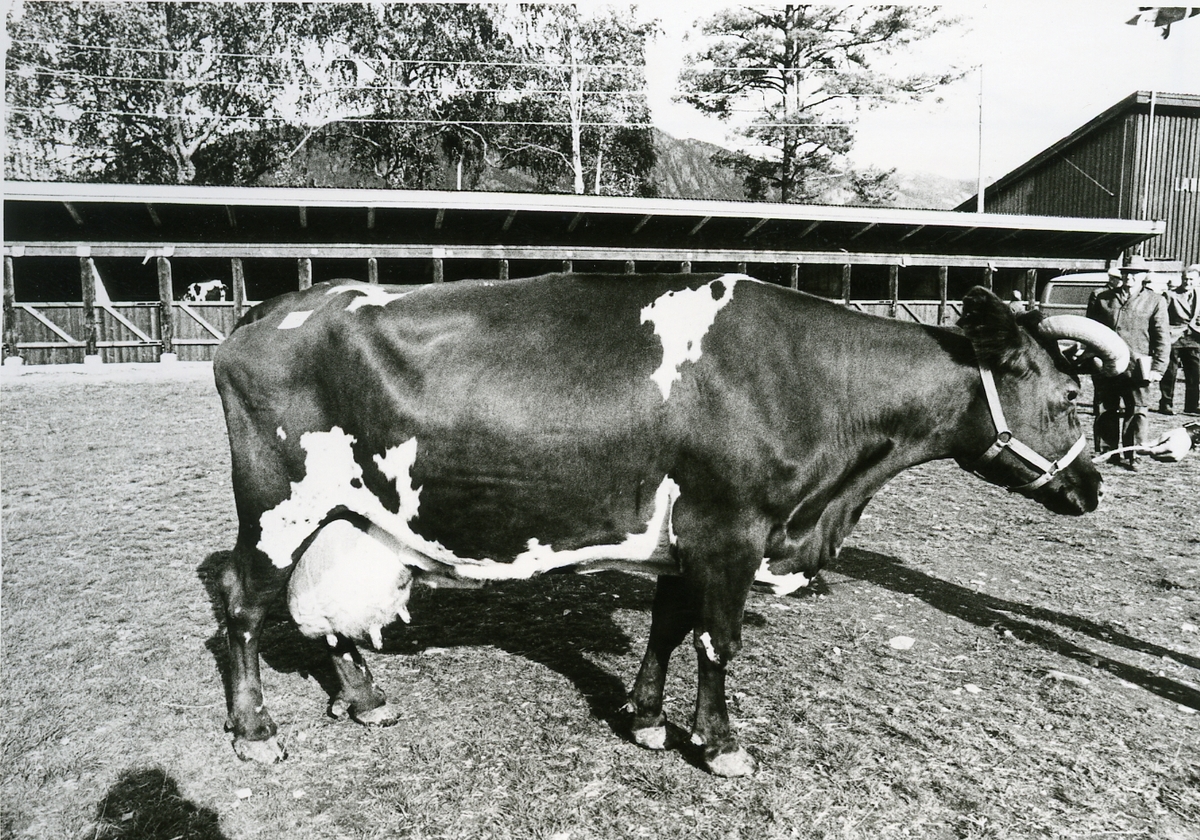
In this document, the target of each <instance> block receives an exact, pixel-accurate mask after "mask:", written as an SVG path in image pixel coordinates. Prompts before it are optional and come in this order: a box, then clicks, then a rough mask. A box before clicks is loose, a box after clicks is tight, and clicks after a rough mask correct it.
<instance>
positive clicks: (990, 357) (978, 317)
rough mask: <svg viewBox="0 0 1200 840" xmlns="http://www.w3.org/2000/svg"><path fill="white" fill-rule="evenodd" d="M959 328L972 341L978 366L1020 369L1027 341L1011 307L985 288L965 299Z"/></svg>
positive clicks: (969, 293) (972, 292)
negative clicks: (1024, 340) (1025, 341)
mask: <svg viewBox="0 0 1200 840" xmlns="http://www.w3.org/2000/svg"><path fill="white" fill-rule="evenodd" d="M958 325H959V327H961V328H962V331H963V332H964V333H966V335H967V338H969V339H971V344H973V345H974V347H975V355H976V357H977V358H978V359H979V363H980V364H982V365H983V366H985V367H988V368H991V369H993V370H1005V369H1015V368H1018V367H1020V366H1021V359H1022V357H1023V348H1024V342H1023V340H1022V336H1021V327H1020V326H1019V325H1018V324H1017V318H1016V316H1015V315H1013V313H1012V310H1011V309H1009V308H1008V305H1007V304H1005V302H1004V301H1002V300H1000V298H998V297H996V295H994V294H992V293H991V292H989V291H988V290H987V289H985V288H983V287H982V286H976V287H975V288H973V289H971V291H969V292H967V294H966V296H965V297H964V298H963V312H962V317H961V318H959V319H958Z"/></svg>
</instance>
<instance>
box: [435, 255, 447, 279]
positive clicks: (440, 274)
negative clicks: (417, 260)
mask: <svg viewBox="0 0 1200 840" xmlns="http://www.w3.org/2000/svg"><path fill="white" fill-rule="evenodd" d="M433 282H434V283H444V282H446V266H445V264H444V263H443V262H442V258H441V257H435V258H434V260H433Z"/></svg>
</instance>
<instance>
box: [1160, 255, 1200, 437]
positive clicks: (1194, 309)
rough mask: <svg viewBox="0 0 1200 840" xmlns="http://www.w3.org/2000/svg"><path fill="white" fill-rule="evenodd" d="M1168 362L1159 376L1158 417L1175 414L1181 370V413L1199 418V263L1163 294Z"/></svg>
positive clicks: (1190, 266)
mask: <svg viewBox="0 0 1200 840" xmlns="http://www.w3.org/2000/svg"><path fill="white" fill-rule="evenodd" d="M1167 322H1168V323H1169V325H1170V329H1171V359H1170V361H1169V362H1168V364H1167V370H1166V373H1165V374H1164V375H1163V379H1162V383H1161V388H1162V392H1161V393H1162V396H1161V397H1160V398H1159V401H1158V410H1159V412H1160V413H1161V414H1174V413H1175V377H1176V375H1177V374H1176V372H1177V371H1178V370H1179V369H1180V368H1182V369H1183V413H1184V414H1200V263H1197V264H1195V265H1189V266H1188V267H1187V271H1185V272H1184V274H1183V282H1182V283H1180V285H1179V288H1177V289H1170V290H1168V292H1167Z"/></svg>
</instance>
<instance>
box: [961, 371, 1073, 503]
mask: <svg viewBox="0 0 1200 840" xmlns="http://www.w3.org/2000/svg"><path fill="white" fill-rule="evenodd" d="M979 377H980V379H982V380H983V393H984V395H985V396H986V397H987V404H988V411H990V412H991V415H992V424H993V425H994V426H995V427H996V439H995V440H994V441H993V442H992V445H991V446H989V447H988V449H987V451H986V452H984V453H983V454H982V455H980V456H979V458H977V459H976V461H975V463H974V464H972V465H970V466H969V467H967V468H968V469H969V470H970V471H971V472H973V473H974V474H975V475H977V476H979V477H980V478H983V479H984V480H988V479H987V477H986V476H984V475H983V473H982V472H980V470H981V469H982V468H983V467H985V466H987V465H988V464H990V463H991V462H992V461H994V460H996V458H997V457H998V456H999V455H1000V453H1001V452H1004V451H1005V450H1008V451H1009V452H1011V453H1012V454H1013V455H1015V456H1017V457H1018V458H1020V459H1021V460H1022V461H1024V462H1025V464H1026V465H1027V466H1029V467H1031V468H1032V469H1033V470H1035V471H1037V472H1040V473H1041V474H1040V475H1039V476H1038V477H1037V478H1035V479H1034V480H1033V481H1030V482H1028V483H1026V484H1019V485H1014V486H1011V487H1006V488H1005V489H1006V490H1009V491H1010V492H1012V493H1022V494H1025V495H1028V494H1029V493H1032V492H1033V491H1034V490H1037V489H1038V488H1039V487H1041V486H1042V485H1044V484H1046V483H1047V482H1049V481H1050V480H1051V479H1053V478H1054V476H1056V475H1058V473H1059V472H1061V471H1062V470H1064V469H1066V467H1067V466H1069V465H1070V463H1071V462H1072V461H1074V460H1075V459H1076V458H1078V457H1079V455H1080V453H1081V452H1083V450H1084V447H1086V446H1087V438H1086V436H1084V435H1083V434H1080V435H1079V440H1077V441H1075V444H1074V445H1073V446H1072V447H1071V448H1070V449H1069V450H1068V451H1067V454H1065V455H1063V456H1062V457H1061V458H1059V459H1058V460H1057V461H1054V462H1050V461H1048V460H1046V459H1045V458H1043V457H1042V456H1041V455H1039V454H1038V453H1037V452H1035V451H1034V450H1033V449H1031V448H1029V447H1028V446H1026V445H1025V444H1024V443H1022V442H1021V441H1019V440H1017V439H1016V438H1015V437H1013V433H1012V431H1011V430H1010V429H1009V428H1008V421H1007V420H1005V419H1004V409H1003V408H1001V407H1000V394H999V392H998V391H997V390H996V380H995V378H994V377H993V376H992V372H991V370H990V369H988V368H986V367H984V366H983V365H979ZM964 466H966V465H964Z"/></svg>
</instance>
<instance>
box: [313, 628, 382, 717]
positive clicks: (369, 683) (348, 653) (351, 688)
mask: <svg viewBox="0 0 1200 840" xmlns="http://www.w3.org/2000/svg"><path fill="white" fill-rule="evenodd" d="M329 640H330V642H331V647H332V650H331V651H330V654H331V656H332V657H333V669H334V671H335V672H336V673H337V678H338V685H339V686H340V688H339V690H338V693H337V696H336V697H334V698H333V702H332V703H331V704H330V706H329V712H330V714H332V715H333V716H334V717H337V718H340V717H343V716H344V715H346V714H347V713H348V714H349V715H350V716H351V717H353V718H354V719H355V720H356V721H358V722H359V723H362V724H366V725H368V726H389V725H391V724H393V723H395V722H396V719H397V717H398V716H399V715H398V712H397V710H396V708H395V707H394V706H392V705H390V704H389V703H388V702H387V696H386V695H385V694H384V693H383V691H382V690H381V689H380V688H379V687H378V686H376V685H375V680H374V679H373V678H372V677H371V669H370V668H368V667H367V663H366V660H364V659H363V657H362V654H361V653H359V651H358V646H357V645H355V644H354V642H352V641H350V640H349V639H347V638H345V637H344V636H340V635H339V636H332V637H329Z"/></svg>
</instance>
